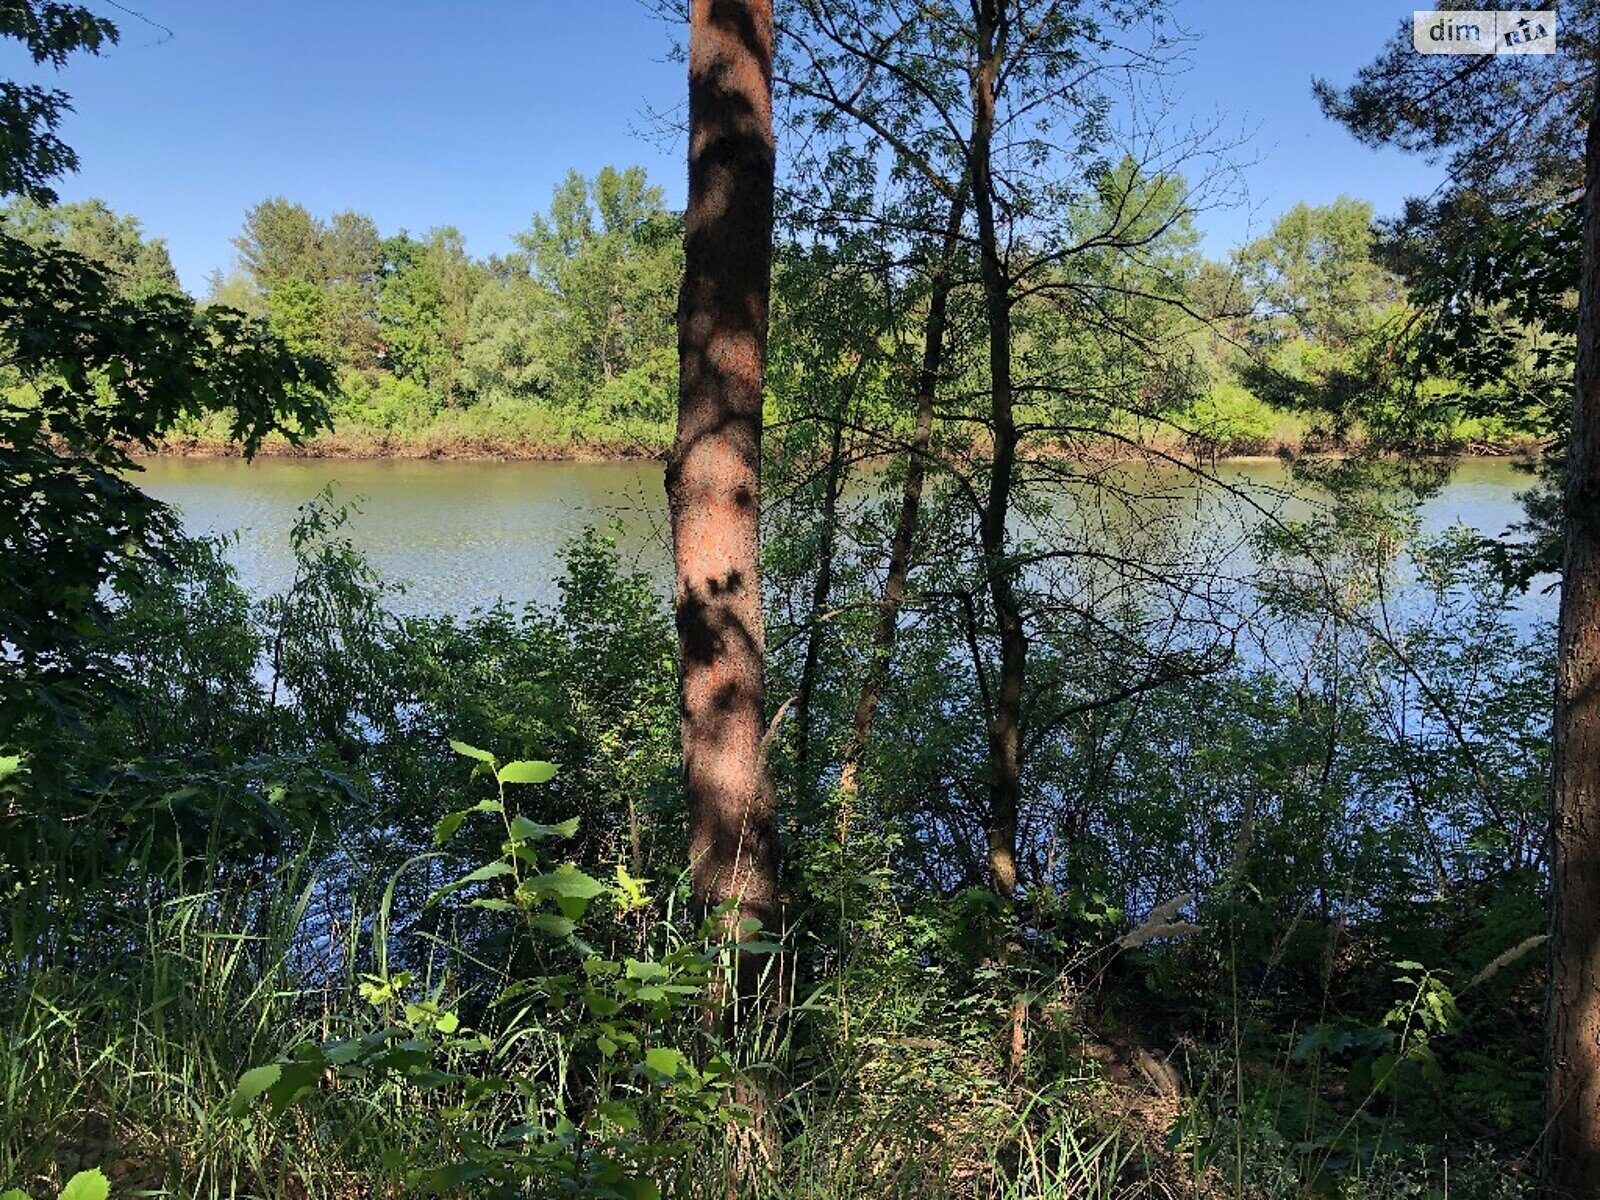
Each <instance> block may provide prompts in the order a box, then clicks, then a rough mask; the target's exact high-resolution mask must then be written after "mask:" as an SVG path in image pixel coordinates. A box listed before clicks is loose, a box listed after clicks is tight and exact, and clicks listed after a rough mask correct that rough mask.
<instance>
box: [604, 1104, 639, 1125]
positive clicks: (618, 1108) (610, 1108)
mask: <svg viewBox="0 0 1600 1200" xmlns="http://www.w3.org/2000/svg"><path fill="white" fill-rule="evenodd" d="M594 1111H595V1112H596V1113H597V1114H599V1115H600V1116H601V1117H603V1118H605V1119H606V1120H607V1121H610V1122H611V1123H612V1124H613V1125H615V1126H616V1127H617V1128H618V1129H637V1128H639V1114H638V1113H637V1112H635V1111H634V1108H633V1105H631V1104H624V1103H623V1102H622V1101H621V1100H602V1101H601V1102H600V1103H599V1104H596V1105H595V1106H594Z"/></svg>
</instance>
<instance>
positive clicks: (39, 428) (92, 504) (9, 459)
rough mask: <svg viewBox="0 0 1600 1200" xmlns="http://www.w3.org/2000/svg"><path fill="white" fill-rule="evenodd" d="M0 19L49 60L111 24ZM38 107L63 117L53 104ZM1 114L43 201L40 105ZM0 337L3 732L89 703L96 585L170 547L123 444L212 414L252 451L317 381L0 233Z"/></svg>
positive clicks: (104, 588) (55, 251) (267, 352)
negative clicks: (0, 354) (2, 373)
mask: <svg viewBox="0 0 1600 1200" xmlns="http://www.w3.org/2000/svg"><path fill="white" fill-rule="evenodd" d="M0 12H3V14H4V15H3V20H0V32H3V33H5V34H7V35H9V36H12V37H14V38H18V39H20V40H22V41H24V42H25V43H27V44H28V45H29V47H30V49H31V50H32V52H33V53H34V55H35V57H36V58H39V57H40V56H41V53H43V54H44V55H45V56H47V57H49V58H51V60H52V61H55V62H57V63H58V64H59V63H60V62H62V61H64V60H65V58H66V56H67V55H68V54H69V53H70V52H71V51H72V50H73V49H82V50H86V51H90V52H93V51H96V50H97V49H98V48H99V47H100V46H101V45H102V44H103V43H104V42H106V41H107V40H110V38H111V37H112V35H113V34H114V30H112V29H111V27H110V26H108V25H107V24H106V23H105V22H104V21H102V20H101V19H100V18H97V17H94V16H93V15H92V14H90V13H89V12H88V10H86V9H82V8H79V7H76V6H64V5H58V4H33V3H23V4H14V5H8V6H6V7H4V9H3V10H0ZM13 94H14V93H13ZM50 103H51V104H53V105H54V108H53V109H51V110H50V111H52V112H54V111H58V110H59V109H60V108H61V106H63V105H64V104H65V98H64V97H62V96H60V94H59V93H54V94H52V99H50ZM0 116H4V117H6V118H8V123H6V124H4V125H3V126H0V150H3V151H4V154H3V156H0V181H10V185H11V186H12V187H13V188H15V189H18V190H21V191H24V192H27V193H30V194H31V195H32V196H33V197H34V198H35V199H48V196H47V189H45V188H44V187H43V178H44V177H43V176H42V175H41V173H40V172H41V171H42V170H43V169H44V168H45V167H47V166H56V167H59V166H60V165H62V164H63V163H65V162H67V161H69V160H68V159H65V158H63V151H62V148H61V147H60V146H59V144H58V143H55V142H54V139H53V134H52V133H50V129H51V128H52V127H53V120H45V121H44V123H43V125H42V126H41V125H40V124H39V122H38V120H36V119H35V118H36V117H37V116H38V114H37V112H35V113H34V114H33V116H29V115H28V114H24V115H23V116H22V117H20V118H19V117H18V116H17V114H16V113H15V112H6V111H4V109H3V106H0ZM78 215H79V225H80V226H81V227H82V228H83V229H90V228H94V229H96V230H98V237H99V240H98V242H96V243H95V244H97V245H99V246H100V247H101V248H102V249H104V248H105V247H106V246H107V244H108V242H110V241H120V243H121V245H122V247H123V249H124V250H125V251H126V250H128V249H129V245H130V244H129V238H130V237H132V236H134V234H135V233H136V231H134V230H131V229H129V228H128V227H126V226H121V225H119V224H117V223H115V222H107V221H105V220H102V219H101V217H102V216H103V215H104V214H100V213H98V212H97V211H96V210H94V209H93V208H92V207H91V208H87V209H80V210H78ZM113 230H114V231H115V233H113V232H112V231H113ZM136 257H137V256H136ZM125 292H126V294H125ZM146 292H147V294H141V293H146ZM0 346H3V347H4V348H5V357H6V360H7V363H8V367H9V370H10V371H11V372H13V374H14V378H15V379H16V380H17V381H18V383H19V384H20V386H18V387H15V388H13V389H12V390H11V391H10V392H8V393H7V394H6V395H5V396H4V397H3V398H0V650H3V654H4V657H5V658H6V659H7V660H8V663H9V665H10V668H11V669H9V670H7V671H6V672H5V673H4V675H3V676H0V710H3V711H4V712H5V713H6V715H7V718H8V720H7V722H6V726H7V728H8V729H11V730H14V731H16V730H21V729H22V728H23V726H22V724H21V723H20V722H21V720H22V718H23V717H24V716H32V715H36V714H37V713H38V712H41V711H49V708H50V707H51V706H52V705H55V706H59V705H61V704H63V703H65V704H71V703H74V702H80V701H82V700H83V699H84V698H85V693H84V691H83V690H82V689H83V684H84V683H85V680H86V678H87V676H88V675H89V673H91V671H92V670H93V662H92V653H91V651H92V647H93V634H94V633H95V631H96V630H97V629H98V628H100V627H102V626H103V625H104V624H105V621H106V618H107V614H108V609H107V605H108V602H109V599H108V585H115V586H116V587H117V588H118V589H119V590H121V591H123V592H124V593H126V592H128V591H130V590H136V588H137V586H138V584H139V583H140V582H141V580H142V579H143V578H144V577H145V576H146V575H147V573H148V571H149V570H150V567H151V565H152V563H159V562H161V561H164V560H165V559H167V558H169V557H170V556H171V554H172V553H173V550H174V547H175V546H176V544H177V543H178V542H179V540H180V536H181V535H180V533H179V530H178V525H177V520H176V518H175V516H174V515H173V514H172V513H171V512H170V511H169V510H168V509H167V508H165V507H164V506H163V505H161V504H159V503H157V502H156V501H154V500H152V499H151V498H150V497H148V496H146V495H145V494H144V493H142V492H140V491H139V490H138V488H137V487H136V486H134V484H133V483H132V482H130V480H129V475H130V474H131V473H132V472H134V471H135V470H136V467H135V464H134V463H133V461H132V459H131V457H130V453H129V449H130V447H145V448H149V447H151V446H153V445H154V444H155V442H156V440H157V439H158V438H159V437H160V436H161V435H162V434H163V433H164V432H165V431H166V430H168V429H170V428H171V427H172V425H173V424H174V423H175V422H177V421H178V420H179V419H180V418H183V417H187V416H193V415H197V414H201V413H208V412H215V411H222V412H226V413H228V414H229V415H230V422H231V430H232V434H233V436H234V437H235V438H237V439H239V440H240V441H242V442H243V444H244V447H245V451H246V453H250V452H253V451H254V450H255V449H256V448H257V447H258V446H259V445H260V443H261V440H262V439H263V438H265V437H266V436H267V435H268V434H269V433H272V432H275V431H278V432H283V433H286V434H288V435H289V436H298V434H299V433H300V431H301V430H303V429H305V428H308V427H312V426H314V425H315V423H316V422H317V421H318V419H319V418H320V415H321V411H322V410H321V407H320V399H319V389H320V388H321V387H323V386H324V385H325V384H326V381H327V380H326V373H325V371H324V370H323V368H322V367H321V366H320V365H319V364H317V363H315V362H311V361H307V360H305V359H302V358H300V357H298V356H296V355H294V354H293V353H291V352H290V351H289V350H288V349H287V348H286V347H285V346H284V345H283V344H282V343H281V342H280V341H278V340H277V339H275V338H273V337H272V336H271V335H270V334H269V333H268V331H267V330H266V329H265V328H264V327H263V326H262V325H260V324H259V323H256V322H252V321H250V320H249V319H247V318H245V317H244V316H243V315H242V314H240V313H238V312H234V311H232V310H229V309H225V308H212V309H205V310H201V309H198V308H197V307H196V306H195V305H194V303H193V302H192V301H191V300H189V299H188V297H186V296H184V295H182V294H181V293H179V292H177V291H176V289H171V288H155V289H144V288H139V287H132V286H130V285H129V284H128V283H127V281H126V279H125V277H123V276H121V275H119V274H118V273H117V272H116V270H115V268H114V267H112V268H108V267H107V266H103V265H100V264H98V263H96V262H94V261H91V260H90V259H89V258H88V257H86V256H85V255H84V254H80V253H77V252H75V251H73V250H70V249H66V248H63V247H61V246H58V245H56V244H55V242H54V240H53V239H50V238H43V239H41V244H37V245H35V244H31V243H30V242H28V241H26V240H24V239H22V238H20V237H16V236H13V235H12V234H11V233H10V232H9V231H8V230H7V229H5V228H3V227H0ZM101 665H102V666H103V665H104V664H101Z"/></svg>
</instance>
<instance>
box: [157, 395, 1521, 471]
mask: <svg viewBox="0 0 1600 1200" xmlns="http://www.w3.org/2000/svg"><path fill="white" fill-rule="evenodd" d="M672 435H673V430H672V426H671V424H670V423H668V422H666V421H656V420H648V419H632V420H627V419H623V420H608V421H596V420H593V419H590V418H588V417H586V416H584V415H583V414H581V413H572V412H561V411H554V410H550V409H542V408H537V407H533V406H530V405H527V404H524V403H516V402H506V403H490V404H484V405H478V406H474V407H470V408H461V409H446V410H443V411H439V412H434V413H430V414H428V415H427V416H425V417H421V418H418V419H413V420H396V421H373V420H363V419H361V418H359V417H356V416H352V415H350V414H344V415H342V416H336V417H335V419H334V421H333V423H332V425H331V427H330V428H329V429H327V430H326V431H324V432H322V433H319V434H317V435H315V436H313V437H309V438H306V439H304V440H302V441H301V442H299V443H298V444H296V443H292V442H290V441H288V440H287V439H285V438H283V437H272V438H269V439H268V440H267V441H266V442H265V443H264V444H263V446H262V447H261V451H260V453H262V454H264V455H267V456H269V457H291V458H341V459H445V460H449V459H460V460H502V461H514V462H517V461H526V462H619V461H646V460H653V459H661V458H663V457H664V456H665V455H666V453H667V451H668V449H670V447H671V445H672ZM1365 444H1367V443H1366V439H1364V438H1363V437H1362V436H1361V435H1360V434H1357V435H1355V436H1354V437H1352V438H1350V439H1348V440H1347V441H1345V442H1344V443H1342V444H1339V443H1335V442H1334V441H1332V440H1331V439H1329V438H1327V437H1326V436H1324V435H1321V434H1319V433H1318V432H1317V431H1316V430H1315V428H1314V426H1313V423H1312V422H1311V421H1310V420H1309V419H1307V418H1306V417H1303V416H1300V415H1298V414H1295V413H1281V412H1275V413H1273V414H1272V419H1271V421H1270V424H1262V425H1258V426H1256V427H1253V428H1250V429H1241V430H1230V429H1226V428H1224V429H1207V428H1205V427H1203V426H1197V425H1196V424H1195V423H1194V422H1193V421H1192V420H1189V419H1187V418H1184V417H1178V418H1173V419H1172V420H1171V421H1166V422H1149V423H1146V424H1145V425H1143V426H1142V427H1133V426H1130V427H1129V429H1128V430H1127V431H1126V432H1125V433H1123V434H1121V435H1120V436H1117V437H1107V438H1105V439H1104V440H1102V441H1099V442H1092V443H1091V442H1078V443H1075V444H1073V445H1071V446H1068V447H1063V449H1064V450H1065V451H1066V452H1067V453H1069V454H1078V455H1082V456H1083V457H1085V458H1094V459H1105V458H1116V457H1133V456H1136V455H1137V454H1139V453H1141V452H1145V451H1148V452H1151V453H1155V454H1158V455H1170V456H1175V457H1183V458H1201V459H1213V460H1214V459H1222V458H1228V459H1248V458H1278V457H1285V456H1298V455H1301V454H1322V453H1329V452H1335V451H1351V450H1360V449H1362V448H1363V446H1364V445H1365ZM1537 446H1538V443H1537V441H1536V440H1534V439H1531V438H1528V437H1524V436H1515V435H1511V434H1508V433H1507V432H1506V431H1504V430H1502V429H1497V428H1493V427H1491V426H1490V425H1489V424H1487V423H1485V422H1482V421H1475V420H1463V421H1461V422H1458V423H1457V424H1456V425H1455V426H1454V427H1453V428H1451V429H1450V430H1448V431H1446V432H1445V433H1444V434H1443V435H1441V436H1437V437H1434V438H1431V439H1429V440H1428V441H1427V442H1426V443H1425V444H1420V445H1418V446H1416V447H1414V449H1415V450H1416V451H1417V452H1418V453H1423V454H1428V455H1453V456H1460V457H1485V458H1495V457H1506V456H1509V455H1515V454H1527V453H1531V452H1533V451H1535V450H1536V449H1537ZM156 452H157V453H158V454H163V455H172V456H175V457H186V458H227V457H234V456H236V455H237V454H238V453H239V448H238V446H237V445H235V444H234V443H233V442H232V441H230V440H229V438H228V431H227V425H226V423H225V422H224V421H223V420H221V419H219V418H213V419H211V420H209V421H192V422H187V423H185V424H183V425H182V426H180V427H179V428H177V429H175V430H174V431H173V432H172V433H171V434H169V435H168V436H167V438H166V439H165V440H164V441H163V442H162V443H161V444H160V446H159V447H158V448H157V451H156Z"/></svg>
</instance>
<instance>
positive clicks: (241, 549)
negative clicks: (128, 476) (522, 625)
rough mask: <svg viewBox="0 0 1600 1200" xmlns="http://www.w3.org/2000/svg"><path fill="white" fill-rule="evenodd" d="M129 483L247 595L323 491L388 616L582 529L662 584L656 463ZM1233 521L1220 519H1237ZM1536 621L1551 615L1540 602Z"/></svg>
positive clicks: (556, 545) (204, 470) (395, 467)
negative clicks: (383, 588)
mask: <svg viewBox="0 0 1600 1200" xmlns="http://www.w3.org/2000/svg"><path fill="white" fill-rule="evenodd" d="M143 466H144V468H145V469H144V472H143V474H142V475H141V476H140V477H139V480H138V481H139V483H140V484H141V486H143V487H144V488H146V489H147V490H148V491H149V492H150V493H152V494H153V495H155V496H157V497H159V498H161V499H162V500H165V501H168V502H169V503H171V504H173V505H174V506H176V507H177V508H178V510H179V511H180V512H181V513H182V514H183V520H184V523H185V525H186V527H187V528H189V529H190V530H191V531H192V532H196V533H213V534H220V533H229V534H235V535H237V541H236V542H235V544H234V545H233V546H232V547H231V549H230V550H229V557H230V559H231V561H232V562H233V563H234V565H235V567H236V568H237V570H238V572H239V576H240V579H241V581H242V582H243V583H244V585H245V586H246V587H247V588H248V589H249V590H250V591H251V592H253V593H256V594H265V593H269V592H271V591H275V590H280V589H282V588H285V587H287V586H288V584H289V583H290V582H291V579H292V575H293V559H292V557H291V554H290V550H289V539H288V530H289V526H290V524H291V522H292V521H293V519H294V512H295V508H296V506H297V505H299V504H301V503H303V502H305V501H306V500H308V499H310V498H311V497H313V496H315V495H316V494H317V492H318V491H319V490H320V489H321V488H323V487H324V486H325V485H328V484H333V485H335V487H336V494H337V496H338V497H339V498H340V499H342V500H345V501H350V502H354V503H355V504H356V505H357V506H358V507H359V509H360V512H359V514H358V515H357V516H355V517H354V519H353V521H352V523H351V527H350V531H351V536H352V540H353V541H354V543H355V544H356V546H357V547H359V548H360V549H361V550H362V551H363V552H364V553H365V554H366V555H367V556H368V558H369V560H370V561H371V562H372V564H373V565H374V566H375V567H376V568H377V569H378V570H379V572H380V573H382V574H383V575H384V576H385V577H386V578H388V579H391V580H395V581H398V582H403V583H404V584H405V586H406V593H405V595H404V597H403V598H402V599H401V601H400V602H399V604H398V605H397V607H399V608H401V609H403V610H406V611H411V612H427V613H463V612H467V611H469V610H471V609H472V608H474V607H477V606H482V605H488V604H491V603H493V602H494V601H495V600H496V599H498V598H504V599H506V600H508V601H510V602H512V603H521V602H525V601H541V602H542V601H547V600H549V599H551V598H552V596H553V595H554V588H555V580H556V578H557V577H558V576H559V574H560V570H561V565H560V560H559V552H560V549H561V547H562V545H563V544H564V543H565V542H567V541H568V540H569V539H571V538H572V537H573V536H575V535H576V534H578V533H579V532H580V531H581V530H582V529H583V528H584V527H585V526H588V525H594V526H598V527H602V528H603V527H615V528H616V530H617V531H618V537H619V545H620V546H621V548H622V551H623V553H624V555H625V556H626V558H627V559H628V560H629V561H630V562H633V563H635V564H637V565H638V566H639V567H640V568H641V569H643V570H645V571H647V572H650V573H651V574H654V575H657V576H659V577H660V578H661V579H662V581H663V583H665V582H666V574H665V564H666V561H667V544H668V543H667V534H666V507H665V500H664V496H663V493H662V483H661V467H660V465H659V464H656V463H649V462H643V463H640V462H633V463H542V462H461V461H446V462H434V461H424V462H417V461H386V460H385V461H369V460H348V459H346V460H338V459H299V458H268V459H261V460H258V461H256V462H253V463H246V462H243V461H241V460H239V459H204V458H154V459H148V460H146V461H145V462H144V463H143ZM1139 470H1140V471H1142V472H1144V474H1142V475H1141V476H1140V477H1139V478H1140V482H1139V484H1138V486H1139V487H1140V489H1141V490H1148V491H1150V492H1151V493H1154V492H1156V491H1159V490H1162V489H1164V488H1172V489H1181V488H1182V487H1185V486H1188V487H1190V488H1191V489H1192V486H1193V485H1192V484H1187V483H1185V482H1184V480H1183V479H1182V478H1180V472H1178V471H1177V470H1176V469H1175V468H1170V467H1168V468H1153V469H1147V468H1139ZM1218 474H1219V475H1220V476H1223V477H1227V478H1229V479H1231V480H1233V481H1234V482H1236V483H1237V484H1238V485H1239V486H1240V487H1242V488H1243V489H1245V490H1246V491H1250V492H1253V493H1256V494H1260V495H1262V496H1273V495H1276V494H1277V493H1278V492H1280V491H1282V490H1284V489H1286V488H1288V487H1289V478H1288V473H1287V471H1286V470H1285V468H1284V467H1283V466H1281V465H1280V464H1278V463H1276V462H1270V461H1265V462H1263V461H1241V462H1234V463H1223V464H1222V465H1221V466H1220V467H1219V468H1218ZM1528 484H1529V477H1528V476H1527V475H1526V474H1524V473H1521V472H1518V471H1517V470H1516V469H1515V467H1514V466H1513V465H1512V464H1511V463H1510V462H1509V461H1507V460H1504V459H1468V460H1463V461H1462V462H1459V463H1457V464H1456V466H1455V468H1454V471H1453V473H1452V476H1451V478H1450V481H1449V482H1448V483H1447V484H1446V485H1445V486H1444V487H1443V488H1442V489H1441V490H1440V491H1439V492H1437V493H1436V494H1434V495H1433V496H1431V497H1430V498H1429V499H1428V500H1427V501H1426V502H1425V503H1424V505H1423V507H1422V518H1423V522H1424V525H1425V526H1426V527H1427V528H1430V529H1442V528H1445V527H1446V526H1449V525H1452V524H1454V523H1456V522H1458V521H1459V522H1462V523H1464V524H1466V525H1468V526H1471V527H1472V528H1474V529H1476V530H1478V531H1480V532H1482V533H1485V534H1491V535H1494V534H1499V533H1501V532H1502V531H1503V530H1504V529H1505V528H1506V526H1507V525H1509V524H1510V523H1511V522H1513V521H1515V520H1517V519H1518V517H1519V515H1520V509H1519V507H1518V504H1517V501H1516V493H1517V492H1518V491H1520V490H1522V489H1525V488H1526V487H1527V486H1528ZM1243 519H1246V518H1243V517H1241V516H1239V515H1238V513H1237V510H1235V513H1234V515H1233V516H1231V517H1230V518H1229V520H1233V521H1237V520H1243ZM1525 608H1526V610H1527V612H1528V614H1529V615H1530V616H1532V617H1534V618H1535V619H1538V618H1539V617H1544V616H1553V613H1554V606H1553V602H1552V601H1551V600H1550V598H1549V597H1548V596H1541V595H1539V594H1538V593H1535V594H1533V595H1531V596H1530V597H1529V598H1528V599H1527V600H1526V601H1525Z"/></svg>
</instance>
